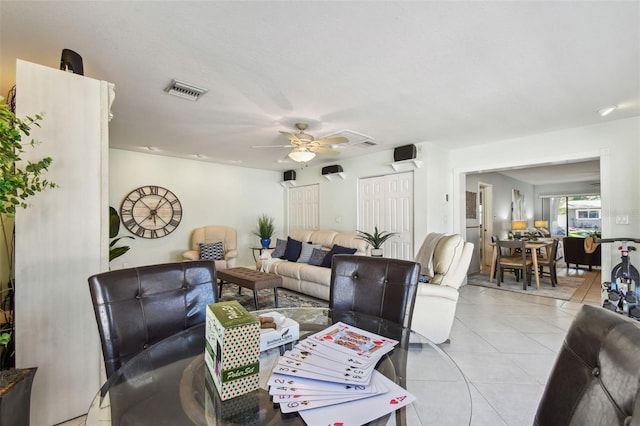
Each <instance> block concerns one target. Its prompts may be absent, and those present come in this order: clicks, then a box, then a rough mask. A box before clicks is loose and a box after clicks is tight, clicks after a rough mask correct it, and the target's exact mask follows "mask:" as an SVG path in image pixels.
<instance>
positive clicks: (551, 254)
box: [538, 239, 559, 287]
mask: <svg viewBox="0 0 640 426" xmlns="http://www.w3.org/2000/svg"><path fill="white" fill-rule="evenodd" d="M558 244H559V241H558V239H554V240H553V242H552V243H551V250H550V251H548V256H542V255H538V270H539V271H538V274H539V275H540V276H541V277H547V276H548V277H549V278H550V279H551V286H552V287H555V286H556V284H558V274H557V271H556V262H557V259H556V258H557V257H558ZM546 269H548V270H546Z"/></svg>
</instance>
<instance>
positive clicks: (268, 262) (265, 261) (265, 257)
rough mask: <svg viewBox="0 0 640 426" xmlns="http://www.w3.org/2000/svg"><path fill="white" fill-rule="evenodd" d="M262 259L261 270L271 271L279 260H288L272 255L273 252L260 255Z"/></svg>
mask: <svg viewBox="0 0 640 426" xmlns="http://www.w3.org/2000/svg"><path fill="white" fill-rule="evenodd" d="M260 259H262V266H261V267H260V271H261V272H271V267H272V266H273V265H274V264H276V263H278V262H286V259H278V258H275V259H274V258H273V257H271V253H266V252H265V253H263V254H261V255H260Z"/></svg>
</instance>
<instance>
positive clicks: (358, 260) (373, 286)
mask: <svg viewBox="0 0 640 426" xmlns="http://www.w3.org/2000/svg"><path fill="white" fill-rule="evenodd" d="M419 278H420V264H419V263H417V262H412V261H408V260H400V259H391V258H386V257H370V256H358V255H349V254H338V255H335V256H333V260H332V263H331V282H330V289H329V308H331V309H333V310H334V311H338V312H333V313H332V315H333V319H334V320H337V319H338V320H342V321H343V322H347V323H348V322H349V321H348V318H344V314H348V313H349V312H359V313H363V314H367V315H371V316H373V317H378V318H382V319H385V320H388V321H391V322H393V323H395V324H397V325H399V326H402V327H396V328H394V329H389V328H386V329H385V330H381V329H374V328H372V327H373V325H372V326H371V327H367V329H368V330H369V331H371V332H374V333H377V334H381V335H385V336H386V337H389V338H392V339H396V340H399V341H401V342H403V343H402V345H403V346H404V347H408V343H409V332H408V329H409V328H411V320H412V318H413V308H414V305H415V301H416V293H417V290H418V279H419ZM341 315H342V316H341ZM373 320H374V321H375V318H373ZM389 359H390V360H391V363H392V365H393V369H394V376H395V377H394V381H395V382H396V383H398V384H399V385H400V386H402V387H403V388H406V380H407V351H393V353H392V354H391V355H390V357H389ZM385 423H386V422H385ZM395 424H397V425H406V424H408V423H407V418H406V410H404V409H400V410H397V411H396V415H395Z"/></svg>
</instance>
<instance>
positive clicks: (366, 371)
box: [284, 348, 375, 375]
mask: <svg viewBox="0 0 640 426" xmlns="http://www.w3.org/2000/svg"><path fill="white" fill-rule="evenodd" d="M284 356H285V357H286V358H289V359H293V360H296V361H300V362H304V363H307V364H310V365H315V366H317V367H322V368H326V369H329V370H341V371H353V372H356V373H357V374H362V375H370V374H371V372H372V371H373V369H374V368H375V365H374V364H370V365H369V366H360V365H355V364H354V365H349V364H345V363H343V362H338V361H335V360H334V359H331V358H327V357H323V356H322V355H320V354H313V353H312V352H310V351H304V350H300V349H298V348H293V349H292V350H290V351H286V352H285V353H284Z"/></svg>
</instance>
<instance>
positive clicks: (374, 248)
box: [356, 226, 397, 257]
mask: <svg viewBox="0 0 640 426" xmlns="http://www.w3.org/2000/svg"><path fill="white" fill-rule="evenodd" d="M356 232H357V233H358V239H360V240H362V241H366V242H367V243H368V244H369V245H370V246H371V256H374V257H382V245H383V244H384V243H385V242H386V241H387V240H388V239H389V238H391V237H393V236H394V235H397V232H387V231H378V227H377V226H374V227H373V234H371V233H369V232H364V231H356Z"/></svg>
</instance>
